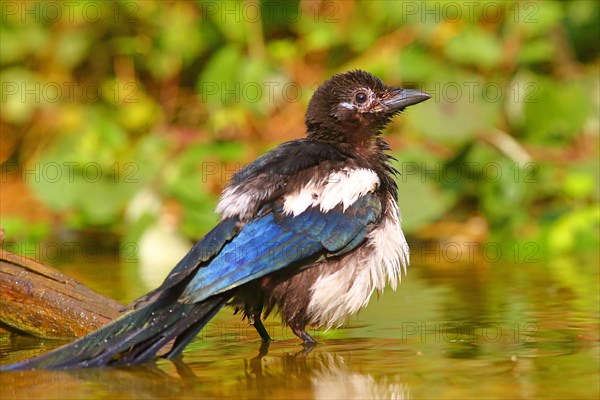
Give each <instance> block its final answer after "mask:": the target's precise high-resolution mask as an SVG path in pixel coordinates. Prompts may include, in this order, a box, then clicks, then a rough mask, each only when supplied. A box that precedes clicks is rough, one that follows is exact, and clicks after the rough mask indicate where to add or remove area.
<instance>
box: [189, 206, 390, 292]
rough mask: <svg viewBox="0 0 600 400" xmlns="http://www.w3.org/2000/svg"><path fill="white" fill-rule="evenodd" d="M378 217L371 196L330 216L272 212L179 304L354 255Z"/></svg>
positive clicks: (200, 274)
mask: <svg viewBox="0 0 600 400" xmlns="http://www.w3.org/2000/svg"><path fill="white" fill-rule="evenodd" d="M380 216H381V203H380V201H379V199H378V198H377V197H376V196H375V195H373V194H368V195H365V196H363V197H361V198H360V199H358V200H357V201H356V202H355V203H354V204H353V205H352V206H350V207H349V208H348V209H347V210H345V211H344V210H342V207H341V206H338V207H336V208H334V209H333V210H330V211H329V212H326V213H324V212H322V211H320V210H319V208H318V207H312V208H309V209H307V210H306V211H304V212H303V213H302V214H300V215H298V216H293V215H285V214H283V213H281V212H271V213H269V214H267V215H265V216H263V217H260V218H258V219H256V220H254V221H251V222H249V223H248V224H246V225H245V226H244V227H243V228H242V230H241V231H240V232H239V233H238V234H237V236H235V238H233V240H231V241H230V242H229V243H227V244H225V245H224V246H223V248H222V250H221V252H220V253H219V254H218V255H216V256H215V257H214V259H212V260H211V261H210V262H209V263H208V264H207V265H204V266H202V267H201V268H199V269H198V270H197V272H196V274H195V276H194V277H193V278H192V280H191V281H190V282H189V284H188V285H187V287H186V288H185V290H184V292H183V293H182V295H181V297H180V299H179V301H180V302H183V303H196V302H199V301H202V300H204V299H207V298H208V297H210V296H213V295H215V294H218V293H222V292H225V291H227V290H229V289H232V288H234V287H237V286H240V285H242V284H244V283H247V282H250V281H252V280H254V279H257V278H260V277H262V276H265V275H267V274H269V273H271V272H274V271H277V270H279V269H282V268H285V267H287V266H289V265H291V264H293V263H295V262H297V261H300V260H302V259H305V258H308V257H311V256H314V255H317V254H320V253H322V254H332V253H340V254H341V253H345V252H347V251H350V250H352V249H353V248H355V247H356V246H358V245H359V244H360V243H361V242H362V241H363V239H364V237H365V236H366V234H367V232H368V230H369V228H370V226H371V224H372V223H374V222H376V221H377V220H378V219H379V218H380Z"/></svg>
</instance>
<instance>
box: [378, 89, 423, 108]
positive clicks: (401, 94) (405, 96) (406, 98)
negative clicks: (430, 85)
mask: <svg viewBox="0 0 600 400" xmlns="http://www.w3.org/2000/svg"><path fill="white" fill-rule="evenodd" d="M430 98H431V95H430V94H427V93H425V92H421V91H418V90H414V89H400V88H398V89H392V90H391V91H390V97H388V98H386V99H384V100H382V101H381V104H383V106H384V107H386V108H387V109H388V111H401V110H403V109H404V108H406V107H408V106H412V105H415V104H418V103H420V102H422V101H425V100H428V99H430Z"/></svg>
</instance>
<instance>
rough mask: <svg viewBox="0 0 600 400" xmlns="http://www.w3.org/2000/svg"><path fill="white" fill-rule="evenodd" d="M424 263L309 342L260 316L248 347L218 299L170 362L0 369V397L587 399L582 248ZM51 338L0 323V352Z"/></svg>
mask: <svg viewBox="0 0 600 400" xmlns="http://www.w3.org/2000/svg"><path fill="white" fill-rule="evenodd" d="M425 261H426V260H425V259H421V258H419V257H418V256H417V257H415V256H413V265H412V266H411V268H410V270H409V274H408V276H406V277H405V278H404V280H403V282H402V284H401V285H400V287H399V289H398V290H397V291H396V292H393V291H391V290H390V289H388V290H386V292H385V294H384V295H382V296H379V299H377V296H375V297H374V298H373V300H372V301H371V304H370V305H369V307H368V308H366V309H365V310H363V311H362V312H361V313H360V314H359V315H358V317H356V318H353V319H352V320H351V321H349V323H348V324H347V325H345V326H343V327H342V328H340V329H337V330H332V331H311V334H312V335H313V336H314V337H315V338H316V339H317V340H318V341H319V342H320V344H319V345H318V346H317V347H316V348H314V349H313V350H312V351H310V352H308V351H305V350H304V348H303V347H302V345H300V344H299V341H298V339H297V338H295V337H294V336H293V335H292V334H291V332H290V331H289V330H288V329H286V328H283V327H282V326H281V324H280V323H279V320H278V319H277V318H272V319H269V320H268V321H267V328H268V329H269V331H270V333H271V336H272V337H273V338H275V339H276V341H275V342H273V343H271V344H270V346H268V348H267V347H265V346H261V343H260V341H259V340H258V335H257V334H256V333H255V332H254V329H253V328H252V327H250V326H248V325H247V324H245V323H243V322H241V321H240V319H239V316H236V315H233V314H232V311H231V309H229V308H226V309H224V310H222V311H221V312H220V313H219V314H218V315H217V317H216V318H215V319H214V320H213V321H212V322H211V323H210V324H209V325H208V326H207V327H206V329H205V330H204V331H203V332H202V333H201V334H200V335H199V336H198V338H197V339H196V341H195V342H193V343H192V344H191V345H190V346H188V348H187V349H186V351H185V352H184V357H183V358H182V359H181V360H178V361H176V362H172V361H169V360H159V361H157V362H155V363H152V364H150V365H145V366H141V367H130V368H94V369H82V370H75V371H24V372H7V373H2V374H0V398H1V399H2V400H4V399H7V400H8V399H23V398H27V399H92V398H93V399H105V398H106V399H115V398H119V399H121V398H123V399H138V398H173V399H176V398H281V399H310V398H332V399H352V398H356V399H364V398H396V399H404V398H407V399H408V398H410V399H431V398H437V399H467V398H471V399H533V398H540V399H578V398H582V399H597V398H598V397H599V395H600V387H599V385H600V384H599V379H600V377H599V366H600V356H599V346H598V338H599V335H598V328H599V325H598V324H599V319H598V268H597V259H596V256H595V255H592V256H590V257H589V258H584V259H583V261H582V260H581V259H578V260H574V259H563V260H559V261H552V262H550V263H545V262H541V261H540V262H536V263H514V262H513V263H511V262H510V261H506V260H505V261H502V262H498V263H489V262H488V263H480V262H478V263H468V262H460V263H450V264H448V263H446V264H444V263H436V262H425ZM75 264H76V265H77V268H76V266H75ZM61 269H62V270H63V271H64V272H65V273H67V274H69V275H74V276H75V277H76V278H77V279H79V280H81V281H83V282H85V283H86V284H88V285H90V286H92V287H94V288H95V289H96V290H98V291H100V292H102V293H104V294H106V295H108V296H111V297H113V298H116V299H118V300H120V301H123V302H125V301H128V300H131V299H133V298H135V297H136V296H138V295H140V294H143V293H144V292H145V291H146V290H147V288H146V287H144V285H143V284H142V283H140V282H142V280H140V279H139V278H137V277H136V271H137V267H136V266H135V265H128V266H126V268H119V265H115V264H111V263H106V264H102V265H100V264H98V263H95V264H94V265H90V266H89V268H87V267H86V268H83V269H82V268H81V263H74V264H73V265H63V266H61ZM82 271H83V272H82ZM59 344H60V342H53V341H48V340H39V339H34V338H26V337H21V336H16V335H10V334H8V333H7V332H3V333H1V335H0V356H1V359H0V362H1V363H2V364H5V363H9V362H13V361H17V360H20V359H23V358H26V357H30V356H32V355H35V354H39V353H43V352H45V351H47V350H49V349H51V348H52V347H54V346H57V345H59Z"/></svg>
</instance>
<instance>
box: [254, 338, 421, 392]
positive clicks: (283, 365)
mask: <svg viewBox="0 0 600 400" xmlns="http://www.w3.org/2000/svg"><path fill="white" fill-rule="evenodd" d="M267 350H268V345H263V346H262V347H261V350H260V352H259V355H258V356H257V357H255V358H253V359H251V360H249V362H247V363H246V366H245V367H246V368H245V370H246V382H247V384H248V385H249V387H252V388H254V389H255V390H256V395H257V396H259V397H262V396H272V395H273V394H274V393H272V388H273V387H280V388H286V389H287V390H291V391H293V392H294V393H298V392H299V391H302V390H307V389H309V390H310V389H312V390H311V391H312V393H310V397H313V398H317V399H366V398H371V399H381V398H383V399H408V398H410V397H409V391H408V388H406V387H405V386H404V385H403V384H402V383H401V382H400V378H399V376H398V375H396V376H394V377H393V379H390V377H389V376H384V377H382V378H381V379H379V380H377V379H375V378H374V377H373V376H372V375H370V374H364V373H361V372H359V371H353V370H352V369H351V368H350V367H349V366H348V365H347V364H346V362H345V360H344V357H342V356H340V355H338V354H335V353H328V352H321V353H318V354H316V355H314V356H309V353H310V352H311V350H312V348H305V349H303V350H301V351H299V352H297V353H295V354H284V355H282V356H279V357H273V358H269V359H266V357H265V356H266V355H267ZM274 364H275V365H274ZM277 364H280V365H277ZM274 366H275V368H273V367H274Z"/></svg>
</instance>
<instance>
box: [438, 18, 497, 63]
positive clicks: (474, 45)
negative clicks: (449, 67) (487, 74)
mask: <svg viewBox="0 0 600 400" xmlns="http://www.w3.org/2000/svg"><path fill="white" fill-rule="evenodd" d="M445 52H446V55H447V56H448V58H450V59H451V60H453V61H456V62H458V63H463V64H472V65H476V66H479V67H483V68H493V67H495V66H497V65H498V63H499V62H500V59H501V56H502V45H501V42H500V41H499V40H498V38H497V37H496V36H492V35H491V34H490V33H488V32H487V31H485V30H483V29H477V28H470V29H469V28H467V29H465V30H463V31H461V32H460V33H458V34H457V35H456V36H454V37H453V38H452V39H450V41H449V42H448V45H447V46H446V48H445Z"/></svg>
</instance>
